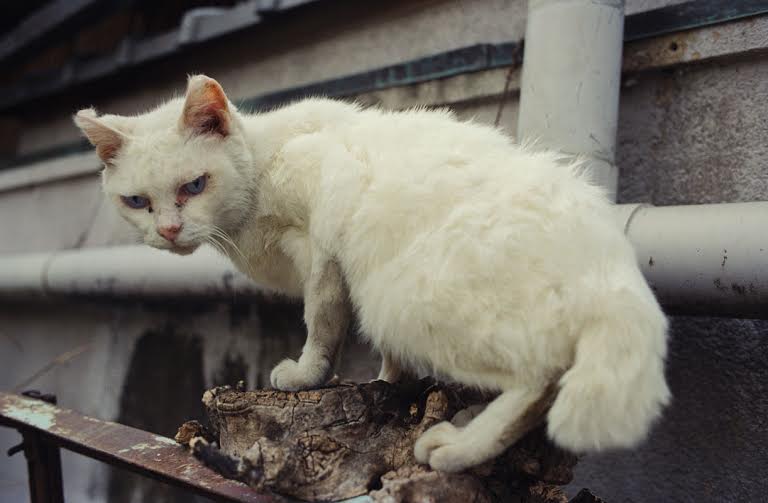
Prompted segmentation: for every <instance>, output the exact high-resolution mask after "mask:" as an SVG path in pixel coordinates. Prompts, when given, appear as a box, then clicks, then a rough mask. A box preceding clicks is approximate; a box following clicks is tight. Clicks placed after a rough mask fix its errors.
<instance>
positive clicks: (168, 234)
mask: <svg viewBox="0 0 768 503" xmlns="http://www.w3.org/2000/svg"><path fill="white" fill-rule="evenodd" d="M179 232H181V224H173V225H166V226H163V227H158V228H157V233H158V234H160V235H161V236H163V237H164V238H165V239H167V240H168V241H175V240H176V238H177V237H179Z"/></svg>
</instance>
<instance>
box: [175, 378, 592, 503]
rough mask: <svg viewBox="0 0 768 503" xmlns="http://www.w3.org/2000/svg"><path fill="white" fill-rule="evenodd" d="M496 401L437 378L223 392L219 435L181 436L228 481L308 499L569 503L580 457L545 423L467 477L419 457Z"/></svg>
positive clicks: (212, 411) (210, 403) (210, 400)
mask: <svg viewBox="0 0 768 503" xmlns="http://www.w3.org/2000/svg"><path fill="white" fill-rule="evenodd" d="M490 398H492V396H488V395H486V396H483V395H482V394H480V393H478V392H476V391H472V390H468V389H466V388H463V387H460V386H454V385H450V386H446V385H441V384H436V383H435V382H434V381H433V380H431V379H422V380H420V381H409V382H405V383H402V384H396V385H393V384H389V383H386V382H383V381H375V382H371V383H366V384H341V385H337V386H333V387H327V388H321V389H316V390H310V391H300V392H283V391H275V390H255V391H244V390H242V389H235V388H231V387H229V386H224V387H218V388H214V389H211V390H209V391H206V393H205V395H204V396H203V403H204V404H205V407H206V409H207V414H208V419H209V421H210V424H211V430H212V432H211V433H206V434H204V432H202V430H201V427H200V426H199V424H198V425H195V424H192V423H188V424H186V425H185V426H184V427H183V428H182V429H180V435H181V437H179V438H178V439H179V441H180V442H182V443H187V442H189V440H190V438H192V437H196V438H195V439H194V440H192V442H191V445H192V446H193V450H194V451H195V453H196V454H197V455H198V457H199V458H201V459H202V460H203V461H204V462H206V463H207V464H209V465H212V466H214V467H215V468H216V469H218V470H219V471H221V472H222V473H224V474H225V475H226V476H229V477H233V478H238V479H239V480H242V481H244V482H246V483H247V484H249V485H251V486H252V487H255V488H258V489H260V490H268V491H271V492H273V493H276V494H279V495H283V496H287V497H291V498H298V499H301V500H306V501H338V500H343V499H346V498H352V497H355V496H361V495H369V496H370V498H371V499H372V500H373V501H375V502H387V503H400V502H414V503H416V502H440V503H451V502H461V503H468V502H478V503H479V502H488V503H490V502H507V501H510V502H512V501H515V502H542V503H543V502H547V503H549V502H552V503H554V502H558V503H567V501H568V499H567V497H566V496H565V494H564V493H563V492H562V491H561V490H560V489H559V487H558V486H560V485H564V484H567V483H569V482H570V481H571V479H572V475H573V473H572V469H573V466H574V465H575V464H576V457H575V456H573V455H572V454H569V453H567V452H565V451H563V450H561V449H558V448H557V447H555V446H554V445H552V444H551V443H550V442H549V441H548V440H547V438H546V435H545V433H544V429H543V427H538V428H536V429H535V430H534V431H532V432H531V433H529V434H528V435H526V436H525V437H524V438H523V439H521V440H520V441H519V442H517V443H516V444H515V445H514V446H512V447H511V448H509V449H508V450H507V451H506V452H505V453H504V454H502V455H501V456H499V457H498V458H497V459H495V460H493V461H490V462H487V463H485V464H483V465H480V466H477V467H475V468H473V469H471V470H468V471H466V472H464V473H459V474H447V473H441V472H435V471H432V470H431V469H429V467H427V466H425V465H420V464H418V463H417V462H416V461H415V459H414V457H413V444H414V442H415V441H416V439H417V438H418V437H419V436H420V435H421V434H422V433H423V432H424V431H426V430H427V429H428V428H430V427H431V426H432V425H434V424H437V423H438V422H440V421H444V420H450V419H451V418H452V417H453V415H454V414H455V413H456V412H458V411H459V410H462V409H466V408H467V407H470V406H475V405H478V404H482V403H485V402H487V401H488V400H489V399H490ZM182 433H183V434H182ZM206 436H207V437H208V441H206V440H205V439H204V437H206ZM182 437H183V438H182ZM217 444H218V445H217ZM582 501H588V500H582ZM596 501H597V500H596Z"/></svg>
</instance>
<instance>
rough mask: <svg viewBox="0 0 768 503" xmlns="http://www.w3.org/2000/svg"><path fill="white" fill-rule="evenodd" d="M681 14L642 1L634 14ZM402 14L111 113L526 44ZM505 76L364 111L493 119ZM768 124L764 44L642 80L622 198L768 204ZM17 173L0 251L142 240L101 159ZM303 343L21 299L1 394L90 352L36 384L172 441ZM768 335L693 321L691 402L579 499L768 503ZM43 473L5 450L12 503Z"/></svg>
mask: <svg viewBox="0 0 768 503" xmlns="http://www.w3.org/2000/svg"><path fill="white" fill-rule="evenodd" d="M669 3H671V2H665V1H663V0H658V1H655V0H654V1H650V0H649V1H634V2H633V1H629V2H628V11H631V12H636V11H640V10H645V9H648V8H653V7H658V6H659V5H662V4H669ZM403 5H405V3H400V4H398V5H396V6H394V7H387V8H386V9H383V10H372V11H371V12H370V13H368V14H365V13H362V12H360V13H356V15H355V16H348V17H345V18H341V19H339V20H338V22H337V23H336V24H334V23H330V22H328V21H325V20H323V22H321V23H318V22H314V23H315V24H311V23H310V24H309V25H311V26H312V27H313V28H314V31H313V30H310V31H309V32H307V31H302V30H300V29H299V28H300V27H297V28H296V30H298V33H301V36H300V37H299V36H293V35H291V36H288V35H285V36H284V38H282V39H279V40H277V41H276V42H275V43H274V45H270V46H269V47H266V46H265V47H262V48H261V49H258V48H257V49H254V50H251V48H252V47H254V44H255V43H256V42H257V41H251V45H245V49H235V48H233V47H231V46H230V47H229V49H227V46H224V45H221V46H219V45H217V46H216V47H213V48H210V49H207V50H206V52H205V53H204V54H201V55H200V57H199V60H198V61H195V62H190V61H178V62H174V63H173V64H169V65H167V68H165V69H157V68H155V69H152V70H151V71H148V72H147V77H146V78H144V79H142V80H138V81H137V80H131V81H129V82H126V85H125V87H123V88H119V89H117V90H115V92H114V93H111V94H103V93H102V95H100V96H98V97H97V99H95V100H94V103H96V104H97V105H99V106H102V107H103V108H104V109H105V110H109V111H116V112H119V111H122V112H132V111H135V110H136V109H141V108H145V107H147V106H149V105H150V104H152V103H156V102H157V101H159V100H160V99H162V98H164V97H166V96H168V95H169V94H170V93H171V92H172V90H179V86H180V85H181V84H182V83H183V76H184V74H185V73H186V72H187V71H192V70H193V69H194V70H201V71H207V72H210V73H212V74H213V75H214V76H216V77H219V78H220V79H221V80H222V81H223V82H224V84H225V86H226V87H227V88H229V89H230V91H231V93H232V94H233V97H236V98H237V97H247V96H252V95H255V94H259V93H261V92H265V91H268V90H273V89H279V88H281V87H284V86H289V85H297V84H301V83H304V82H311V81H314V80H316V79H320V78H328V77H334V76H338V75H340V74H345V73H350V72H353V71H360V70H364V69H366V68H371V67H376V66H380V65H383V64H388V63H394V62H398V61H402V60H406V59H410V58H413V57H418V56H424V55H428V54H430V53H433V52H439V51H444V50H447V49H450V48H454V47H460V46H465V45H469V44H471V43H476V42H499V41H507V40H515V39H519V38H521V37H522V35H523V28H524V24H525V19H524V11H525V9H524V7H525V6H524V2H522V1H503V0H488V1H484V2H472V3H469V2H440V1H418V2H413V3H410V4H408V6H406V7H404V6H403ZM469 5H471V6H472V7H468V6H469ZM308 23H309V22H308ZM714 31H716V30H714ZM714 31H713V33H714ZM295 33H296V32H294V34H295ZM712 36H714V35H712ZM238 43H239V44H241V45H242V44H243V40H239V42H238ZM262 45H263V44H262ZM506 73H507V72H506V70H505V69H499V70H491V71H487V72H481V73H476V74H470V75H463V76H458V77H454V78H451V79H446V80H442V81H437V82H429V83H424V84H420V85H416V86H409V87H404V88H398V89H390V90H384V91H380V92H376V93H370V94H368V95H365V96H360V97H358V98H359V99H361V100H363V101H368V102H378V103H381V104H382V105H383V106H387V107H392V108H398V107H403V106H411V105H414V104H419V103H427V104H432V105H441V104H448V105H450V106H452V107H453V108H454V109H455V110H456V111H457V112H458V113H459V115H461V116H462V117H466V118H470V117H474V118H475V119H476V120H479V121H482V122H487V123H492V122H493V121H494V120H495V118H496V115H497V112H498V107H499V96H500V93H501V90H502V89H503V87H504V81H505V78H506ZM150 76H151V77H150ZM518 81H519V72H513V76H512V84H513V85H512V86H511V87H512V92H511V93H510V96H509V99H508V102H507V103H506V104H505V105H504V108H503V113H502V114H501V121H500V125H501V126H502V127H503V128H505V130H507V131H510V132H514V131H515V129H516V120H517V103H516V99H517V98H516V96H517V95H516V86H517V82H518ZM84 99H85V98H82V97H73V98H72V99H71V100H69V101H68V100H62V101H61V103H59V104H58V105H55V106H51V107H47V108H45V109H37V110H31V111H30V113H29V114H28V115H27V116H25V121H26V123H27V129H26V131H25V132H24V135H23V138H22V141H21V144H20V152H22V153H27V152H32V151H35V150H36V149H40V148H45V147H49V146H51V145H55V144H58V143H61V142H65V143H66V142H67V141H70V140H71V139H73V138H75V134H76V132H75V131H74V129H73V128H72V126H71V125H70V123H69V118H68V114H69V113H70V112H71V111H72V110H73V109H74V108H76V107H77V106H79V105H81V104H87V103H89V102H84V101H83V100H84ZM766 116H768V57H767V56H766V55H765V52H764V51H763V52H757V53H751V54H749V55H748V56H747V57H741V58H722V59H718V60H717V61H712V62H707V63H704V64H698V65H690V66H685V67H675V68H672V69H666V70H658V71H656V70H654V71H647V72H644V73H640V74H636V75H632V76H631V78H627V79H626V85H625V86H624V87H623V89H622V101H621V109H620V127H619V147H618V163H619V167H620V169H621V176H620V184H619V189H620V190H619V198H620V200H621V202H638V201H643V202H652V203H654V204H658V205H664V204H687V203H703V202H731V201H754V200H768V142H766V138H768V121H766V120H765V117H766ZM89 162H92V161H89ZM46 166H47V165H45V166H42V167H41V169H43V170H45V169H48V168H47V167H46ZM6 174H7V173H6ZM3 176H4V174H3V173H0V230H1V231H2V232H1V233H0V235H1V237H0V253H21V252H32V251H45V250H54V249H68V248H76V247H85V246H103V245H109V244H120V243H127V242H131V240H132V236H131V233H130V231H129V229H128V227H127V226H126V225H125V224H124V223H122V222H121V220H120V219H119V218H118V217H117V216H116V215H115V212H114V210H113V209H112V208H111V206H110V205H109V204H106V203H105V202H104V201H103V200H102V198H101V196H100V195H99V188H98V184H99V180H98V176H97V174H96V166H95V165H94V166H93V169H92V170H90V171H88V170H86V172H85V173H83V174H80V175H78V176H76V177H70V178H64V179H61V180H57V181H55V182H51V183H46V182H42V181H41V182H38V183H36V184H33V185H24V186H16V187H15V188H12V189H11V188H7V189H3V188H2V183H3ZM6 179H7V178H6ZM702 225H706V223H705V222H702ZM302 334H303V325H302V322H301V313H300V307H299V306H291V305H286V304H284V303H280V302H274V301H272V300H270V299H266V298H265V299H263V300H261V301H259V302H255V303H254V304H253V305H250V306H244V305H242V304H237V303H231V302H221V303H214V304H208V305H203V304H182V305H175V306H171V305H167V304H164V305H158V304H143V305H136V304H111V305H110V304H104V303H98V304H94V303H83V302H78V303H67V304H57V303H36V304H16V303H14V304H5V305H0V389H10V388H13V387H15V386H18V385H20V384H23V381H24V380H25V379H26V378H27V377H29V376H31V375H33V374H34V373H35V372H36V371H37V370H38V369H40V368H42V367H43V366H44V365H46V364H47V363H48V362H50V361H52V360H53V359H54V358H56V357H57V356H59V355H61V354H63V353H65V352H67V351H71V350H81V351H82V352H81V353H80V354H78V355H77V356H75V357H73V358H72V359H71V360H70V361H68V362H65V363H62V364H60V365H57V366H55V367H54V369H53V370H52V371H51V372H49V373H47V374H45V375H44V376H42V377H40V378H39V379H38V380H36V381H34V382H33V383H31V384H29V385H28V386H27V387H36V388H39V389H43V390H45V391H49V392H54V393H57V394H58V396H59V399H60V403H62V404H63V405H64V406H67V407H70V408H74V409H77V410H79V411H82V412H84V413H86V414H91V415H94V416H97V417H101V418H105V419H114V420H120V421H121V422H124V423H126V424H131V425H134V426H137V427H142V428H145V429H149V430H151V431H155V432H157V433H161V434H166V435H168V434H172V433H173V432H172V430H173V427H174V426H175V425H176V424H177V423H179V422H181V421H183V420H184V419H187V418H190V417H194V416H197V415H199V414H200V409H199V401H198V398H199V394H200V393H199V390H200V389H201V388H202V387H204V386H210V385H212V384H215V383H222V382H231V381H233V380H236V379H239V378H241V377H246V378H247V380H248V383H249V385H250V386H259V385H263V384H264V383H265V382H266V380H265V379H266V375H267V374H268V371H269V369H270V367H271V365H272V364H273V363H274V362H275V361H277V360H278V359H280V358H281V357H283V356H284V355H286V354H288V353H294V354H295V353H296V352H297V351H298V348H299V347H300V345H301V343H302V337H303V335H302ZM766 336H768V324H767V323H765V322H756V321H749V320H724V319H708V318H676V319H674V320H673V323H672V338H671V351H670V358H669V367H668V376H669V380H670V384H671V386H672V391H673V394H674V397H675V398H674V402H673V405H672V406H671V407H670V408H669V410H668V411H667V414H666V415H665V417H664V419H663V420H662V422H661V423H660V424H659V425H658V427H657V428H656V429H655V431H654V433H653V435H652V437H651V439H650V440H649V442H648V443H647V444H645V445H644V446H643V447H641V448H640V449H638V450H635V451H629V452H617V453H612V454H605V455H593V456H589V457H586V458H584V459H583V460H582V462H581V463H580V465H579V467H578V468H577V473H576V480H575V481H574V483H573V484H572V486H571V487H572V488H573V490H576V489H578V488H580V487H584V486H587V487H590V488H592V489H593V490H594V491H595V492H596V493H597V494H600V495H601V496H602V497H604V498H605V499H606V501H609V502H617V501H627V502H642V501H692V502H693V501H696V502H709V501H711V502H715V501H718V502H719V501H733V502H743V501H762V500H764V499H765V494H766V492H768V491H767V490H768V482H766V480H768V477H766V476H765V475H766V470H765V469H764V468H763V467H764V466H765V465H766V464H768V433H766V423H765V418H766V417H768V398H767V397H768V393H766V391H768V390H767V389H766V388H767V387H768V384H766V383H768V364H766V363H765V362H766V361H768V359H767V358H766V357H768V337H766ZM344 361H345V368H344V369H342V375H343V376H344V377H346V378H351V379H366V378H368V377H370V376H372V375H374V374H375V371H376V365H377V363H376V361H375V358H373V357H372V356H371V355H369V354H368V350H367V349H366V348H364V347H360V346H353V347H352V348H351V350H350V351H348V352H347V356H346V358H345V360H344ZM16 440H17V435H16V434H15V433H13V432H8V431H7V430H0V447H3V448H5V447H8V446H10V445H12V444H13V443H15V442H16ZM25 470H26V468H25V464H24V461H23V458H22V457H21V456H17V457H15V458H13V459H10V460H9V459H6V458H3V457H0V500H2V501H6V500H7V501H23V500H24V498H25V494H26V487H25V484H26V481H25V480H26V479H25V477H26V472H25ZM65 480H66V485H67V486H66V490H67V496H68V498H69V499H70V500H71V501H130V500H131V498H135V499H134V500H135V501H172V500H174V501H188V499H187V498H186V497H185V496H183V495H179V493H173V494H171V493H166V492H164V491H166V489H160V488H159V487H162V486H159V485H157V484H154V483H142V484H141V485H140V486H136V485H135V483H134V481H128V480H127V479H125V478H124V477H121V476H117V475H113V474H109V473H107V472H106V471H104V469H103V468H102V467H101V465H99V464H98V463H95V462H91V461H87V460H84V459H83V458H80V457H78V456H75V455H68V456H66V457H65ZM137 487H138V488H137Z"/></svg>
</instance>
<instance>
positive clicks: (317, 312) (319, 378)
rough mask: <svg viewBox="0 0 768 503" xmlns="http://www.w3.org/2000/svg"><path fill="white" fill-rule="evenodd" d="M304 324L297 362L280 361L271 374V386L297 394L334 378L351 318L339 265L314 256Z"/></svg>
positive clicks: (306, 294) (305, 289)
mask: <svg viewBox="0 0 768 503" xmlns="http://www.w3.org/2000/svg"><path fill="white" fill-rule="evenodd" d="M304 292H305V294H304V322H305V323H306V325H307V341H306V343H305V344H304V348H303V349H302V350H301V357H300V358H299V360H298V361H295V360H291V359H286V360H283V361H282V362H280V363H279V364H278V365H277V366H276V367H275V368H274V369H272V374H271V375H270V381H271V382H272V386H273V387H275V388H277V389H280V390H284V391H297V390H302V389H308V388H313V387H317V386H321V385H323V384H325V383H326V382H327V381H328V380H329V379H330V378H331V376H332V375H333V370H334V366H335V364H336V361H337V359H338V355H339V351H340V349H341V345H342V342H343V340H344V336H345V335H346V333H347V328H348V327H349V322H350V319H351V317H352V309H351V306H350V302H349V295H348V292H347V288H346V285H345V283H344V278H343V276H342V273H341V268H340V267H339V265H338V263H337V262H336V261H334V260H332V259H330V258H328V257H326V256H315V257H313V260H312V270H311V272H310V275H309V278H308V280H307V283H306V285H305V286H304Z"/></svg>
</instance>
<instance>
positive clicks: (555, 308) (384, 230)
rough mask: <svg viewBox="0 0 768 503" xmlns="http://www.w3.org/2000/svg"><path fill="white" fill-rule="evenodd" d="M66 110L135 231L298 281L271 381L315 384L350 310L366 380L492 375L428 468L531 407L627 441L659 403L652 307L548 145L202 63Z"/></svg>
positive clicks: (599, 435)
mask: <svg viewBox="0 0 768 503" xmlns="http://www.w3.org/2000/svg"><path fill="white" fill-rule="evenodd" d="M75 122H76V123H77V125H78V126H79V127H80V128H81V129H82V130H83V132H84V133H85V134H86V135H87V137H88V138H89V139H90V141H91V142H92V143H93V144H94V145H95V146H96V149H97V151H98V154H99V156H100V157H101V159H102V161H103V162H104V164H105V166H106V168H105V169H104V171H103V182H104V191H105V192H106V194H107V195H108V196H109V197H110V198H111V199H112V200H113V201H114V202H115V204H116V205H117V207H118V208H119V211H120V213H121V214H122V215H123V216H124V217H125V218H126V219H127V220H129V221H130V222H131V223H133V224H134V225H135V226H136V227H137V228H138V229H139V230H140V231H141V232H142V233H143V234H144V241H145V242H146V243H147V244H149V245H151V246H154V247H157V248H164V249H169V250H171V251H174V252H177V253H182V254H185V253H190V252H191V251H193V250H194V249H195V248H197V247H198V246H199V245H201V244H203V243H213V244H214V246H216V247H218V248H219V249H220V250H221V251H223V252H224V253H226V254H227V255H229V256H230V257H231V258H232V260H233V261H234V262H235V264H236V265H237V266H238V267H239V268H240V269H241V270H242V271H243V272H245V273H246V274H248V275H250V276H251V277H253V278H254V279H255V280H257V281H259V282H261V283H262V284H265V285H267V286H269V287H271V288H273V289H275V290H278V291H280V292H283V293H285V294H287V295H291V296H296V297H303V298H304V301H305V321H306V324H307V328H308V338H307V342H306V344H305V346H304V348H303V351H302V354H301V357H300V358H299V359H298V361H294V360H285V361H283V362H282V363H280V364H279V365H277V366H276V367H275V369H274V370H273V371H272V375H271V379H272V384H273V385H274V386H275V387H276V388H279V389H283V390H298V389H304V388H311V387H313V386H319V385H322V384H324V383H325V382H326V381H327V379H328V378H329V376H331V375H332V372H333V367H334V364H335V360H336V356H337V354H338V350H339V346H340V344H341V342H342V340H341V339H342V337H343V335H344V334H345V333H346V331H347V326H348V323H349V320H350V318H351V316H352V313H353V311H354V312H356V314H357V316H358V317H359V321H360V327H361V331H362V335H363V336H364V337H365V338H366V339H367V340H368V341H370V343H371V344H372V345H373V346H374V347H375V348H376V349H378V350H379V351H381V353H382V355H383V360H384V364H383V366H382V371H381V375H380V377H381V378H382V379H386V380H389V381H392V380H395V379H397V377H398V374H399V370H400V368H401V366H402V367H405V368H411V369H419V370H422V371H428V372H431V373H433V374H435V375H438V376H442V377H444V378H449V379H452V380H455V381H458V382H461V383H465V384H467V385H471V386H476V387H479V388H483V389H489V390H498V391H500V392H501V395H500V396H499V397H498V398H497V399H496V400H495V401H493V402H491V403H490V404H489V405H488V407H487V408H486V409H485V410H484V411H483V412H481V413H480V414H479V415H478V416H477V417H475V418H474V419H473V420H472V421H471V422H469V424H467V425H466V426H455V425H453V424H450V423H442V424H439V425H436V426H435V427H433V428H432V429H430V430H429V431H428V432H427V433H425V434H424V435H423V436H422V437H421V438H420V439H419V441H418V442H417V444H416V449H415V454H416V457H417V459H418V460H419V461H421V462H425V463H426V462H428V463H429V464H430V465H431V466H432V467H433V468H436V469H441V470H446V471H458V470H462V469H464V468H466V467H469V466H472V465H475V464H478V463H481V462H483V461H485V460H488V459H490V458H492V457H494V456H496V455H497V454H499V453H501V452H502V451H503V450H504V449H505V448H506V447H507V446H509V445H510V444H512V443H513V442H514V441H515V440H517V439H518V438H519V437H520V436H521V435H522V434H523V433H525V432H526V431H527V430H528V429H529V428H531V427H532V426H533V424H535V423H536V422H537V421H539V420H541V419H542V418H543V416H544V415H545V414H547V410H548V411H549V412H548V414H547V416H546V417H547V420H548V433H549V435H550V436H551V438H552V439H553V440H554V441H555V443H557V444H559V445H561V446H563V447H565V448H568V449H571V450H575V451H583V450H594V449H604V448H612V447H626V446H632V445H635V444H637V443H638V442H639V441H641V440H642V439H643V438H644V437H645V436H646V434H647V432H648V430H649V428H650V426H651V424H652V423H653V421H654V420H655V419H656V418H657V417H658V416H659V415H660V413H661V409H662V408H663V406H664V405H665V404H667V402H668V401H669V399H670V393H669V390H668V388H667V385H666V382H665V379H664V359H665V356H666V339H667V336H666V332H667V322H666V319H665V317H664V315H663V314H662V312H661V310H660V308H659V305H658V303H657V302H656V299H655V298H654V296H653V294H652V293H651V291H650V289H649V288H648V286H647V284H646V282H645V280H644V278H643V276H642V275H641V273H640V271H639V269H638V266H637V263H636V259H635V255H634V252H633V250H632V248H631V246H630V244H629V243H628V241H627V240H626V238H625V237H624V235H623V234H622V231H621V229H619V228H618V227H617V226H616V224H615V223H614V219H613V217H612V208H611V205H610V204H609V202H608V201H607V200H606V198H605V197H604V195H603V193H602V192H601V190H599V189H598V188H597V187H595V186H593V185H591V184H590V183H589V182H588V181H587V180H586V176H585V175H584V174H582V173H581V170H580V168H579V166H578V165H577V164H575V163H573V162H570V163H568V162H566V161H564V160H563V159H562V158H560V157H558V156H557V155H556V154H553V153H545V152H534V151H532V150H531V149H526V148H523V147H521V146H518V145H515V144H513V143H512V142H511V141H510V140H509V139H508V138H507V137H506V136H504V135H503V134H502V133H501V132H499V131H497V130H496V129H494V128H491V127H487V126H482V125H479V124H475V123H472V122H462V121H459V120H457V119H456V118H454V117H453V116H452V115H451V114H450V113H449V112H445V111H428V110H422V109H418V110H410V111H407V112H384V111H381V110H378V109H366V110H363V109H361V108H360V107H358V106H355V105H351V104H346V103H342V102H338V101H332V100H327V99H309V100H305V101H301V102H299V103H296V104H293V105H291V106H287V107H285V108H281V109H279V110H275V111H273V112H270V113H264V114H259V115H246V114H243V113H240V112H238V111H237V110H236V109H235V107H234V106H233V105H232V103H230V102H229V101H228V100H227V98H226V96H225V94H224V91H223V90H222V89H221V87H220V86H219V84H218V83H217V82H216V81H215V80H213V79H210V78H208V77H205V76H195V77H191V78H190V79H189V82H188V88H187V93H186V97H185V98H184V99H175V100H172V101H169V102H167V103H165V104H163V105H161V106H159V107H158V108H157V109H155V110H153V111H151V112H148V113H146V114H144V115H139V116H136V117H121V116H115V115H103V116H101V117H99V116H97V114H96V112H95V111H94V110H92V109H88V110H82V111H80V112H79V113H78V114H77V115H76V116H75ZM550 405H551V407H550Z"/></svg>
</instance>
